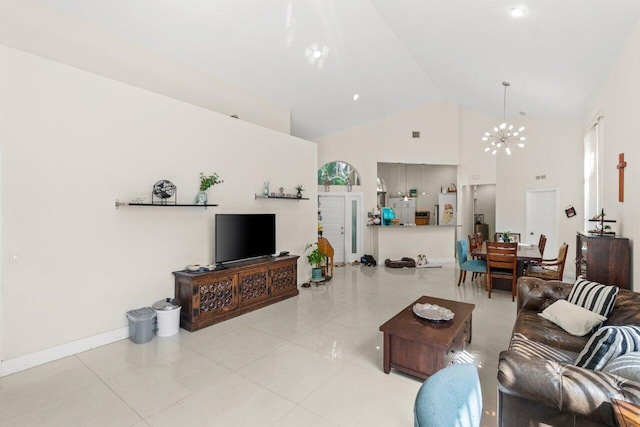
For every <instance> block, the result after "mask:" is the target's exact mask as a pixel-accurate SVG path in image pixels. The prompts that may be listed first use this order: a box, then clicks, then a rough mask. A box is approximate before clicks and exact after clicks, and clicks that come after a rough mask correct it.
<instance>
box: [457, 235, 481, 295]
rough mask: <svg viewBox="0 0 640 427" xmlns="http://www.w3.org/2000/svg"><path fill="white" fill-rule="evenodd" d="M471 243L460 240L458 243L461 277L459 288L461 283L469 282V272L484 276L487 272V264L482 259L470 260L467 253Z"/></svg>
mask: <svg viewBox="0 0 640 427" xmlns="http://www.w3.org/2000/svg"><path fill="white" fill-rule="evenodd" d="M468 249H469V243H467V241H466V240H458V241H457V242H456V253H457V254H458V266H459V267H460V277H459V278H458V286H460V282H464V281H465V280H467V271H471V272H474V273H481V274H484V273H486V272H487V262H486V261H485V260H482V259H468V258H467V252H468Z"/></svg>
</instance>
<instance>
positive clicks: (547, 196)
mask: <svg viewBox="0 0 640 427" xmlns="http://www.w3.org/2000/svg"><path fill="white" fill-rule="evenodd" d="M526 198H527V210H526V212H527V219H526V223H527V224H526V240H525V241H526V243H529V244H531V245H537V244H538V242H539V240H540V234H544V235H545V236H547V245H546V248H548V250H547V249H545V252H546V253H547V254H549V255H548V256H545V258H553V256H552V255H553V254H554V253H555V252H554V251H557V250H558V248H559V247H560V246H559V244H558V237H559V230H560V224H559V217H558V189H557V188H549V189H541V190H527V197H526Z"/></svg>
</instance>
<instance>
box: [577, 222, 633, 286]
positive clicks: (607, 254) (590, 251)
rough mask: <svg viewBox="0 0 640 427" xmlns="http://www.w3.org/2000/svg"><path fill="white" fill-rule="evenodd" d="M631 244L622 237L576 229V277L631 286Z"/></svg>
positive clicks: (607, 283) (605, 283)
mask: <svg viewBox="0 0 640 427" xmlns="http://www.w3.org/2000/svg"><path fill="white" fill-rule="evenodd" d="M629 252H630V247H629V239H627V238H625V237H606V236H598V235H591V234H585V233H580V232H578V233H577V235H576V260H575V262H576V277H578V276H583V277H584V278H585V279H587V280H591V281H593V282H598V283H602V284H604V285H616V286H618V287H620V288H624V289H630V286H631V275H630V261H631V259H630V254H629Z"/></svg>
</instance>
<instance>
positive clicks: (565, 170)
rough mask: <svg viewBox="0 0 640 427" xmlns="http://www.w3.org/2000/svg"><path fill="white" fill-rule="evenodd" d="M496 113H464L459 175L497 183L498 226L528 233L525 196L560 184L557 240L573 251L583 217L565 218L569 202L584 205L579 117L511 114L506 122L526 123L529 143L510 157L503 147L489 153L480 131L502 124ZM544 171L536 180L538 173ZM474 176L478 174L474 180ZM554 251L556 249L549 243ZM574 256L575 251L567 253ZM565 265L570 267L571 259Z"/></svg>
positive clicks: (474, 181)
mask: <svg viewBox="0 0 640 427" xmlns="http://www.w3.org/2000/svg"><path fill="white" fill-rule="evenodd" d="M498 120H500V119H498V118H493V119H491V117H489V116H484V115H481V114H478V113H476V112H474V111H471V110H467V109H461V112H460V127H461V129H462V130H461V140H460V153H461V154H460V164H461V166H460V170H459V173H458V177H459V179H460V180H461V181H462V182H464V183H466V184H488V183H491V181H490V180H491V177H492V175H494V176H495V183H496V220H495V230H498V231H501V230H506V229H511V230H513V231H514V232H520V233H524V232H525V227H526V201H525V195H526V190H528V189H541V188H558V190H559V198H560V203H559V210H558V212H557V215H558V218H559V223H560V232H559V236H558V241H559V242H563V241H564V242H567V243H568V244H569V254H572V253H573V252H574V251H575V235H576V232H577V231H581V230H582V224H581V222H580V219H579V218H580V216H579V215H577V216H575V217H573V218H566V216H565V214H564V209H565V207H566V206H567V205H569V204H571V205H573V206H576V207H577V206H582V205H583V202H582V201H583V195H582V177H583V173H582V130H581V127H580V122H579V121H577V120H560V119H558V120H552V119H531V118H522V117H518V118H507V122H509V123H513V124H515V125H517V126H525V127H526V130H525V132H524V135H526V138H527V143H526V146H525V147H524V148H515V149H514V150H513V151H512V153H513V154H512V155H511V156H507V155H506V154H505V153H504V152H499V153H497V154H496V155H495V156H492V155H491V154H490V153H485V152H484V148H485V147H486V143H484V142H483V141H482V135H483V134H484V133H485V132H487V131H488V130H490V129H491V128H493V127H494V126H496V124H498ZM539 175H546V179H544V180H537V179H536V176H539ZM474 176H475V177H477V179H474ZM485 220H487V218H485ZM547 250H548V251H549V253H556V252H557V250H558V248H547ZM569 258H571V255H570V256H569V257H568V260H569ZM567 262H568V264H567V265H565V268H566V269H567V270H570V269H571V265H570V262H569V261H567Z"/></svg>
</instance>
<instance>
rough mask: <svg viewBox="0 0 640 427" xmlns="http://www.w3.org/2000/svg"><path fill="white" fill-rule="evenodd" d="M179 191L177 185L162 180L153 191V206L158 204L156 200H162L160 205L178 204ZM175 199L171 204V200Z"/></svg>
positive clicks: (155, 185) (154, 186)
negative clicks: (177, 194)
mask: <svg viewBox="0 0 640 427" xmlns="http://www.w3.org/2000/svg"><path fill="white" fill-rule="evenodd" d="M177 191H178V189H177V187H176V186H175V184H174V183H173V182H171V181H169V180H167V179H161V180H160V181H158V182H156V183H155V184H153V190H152V191H151V204H156V201H155V198H158V199H160V200H159V204H161V205H166V204H175V203H176V199H177V196H176V193H177ZM172 197H173V202H172V203H169V199H171V198H172Z"/></svg>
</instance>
